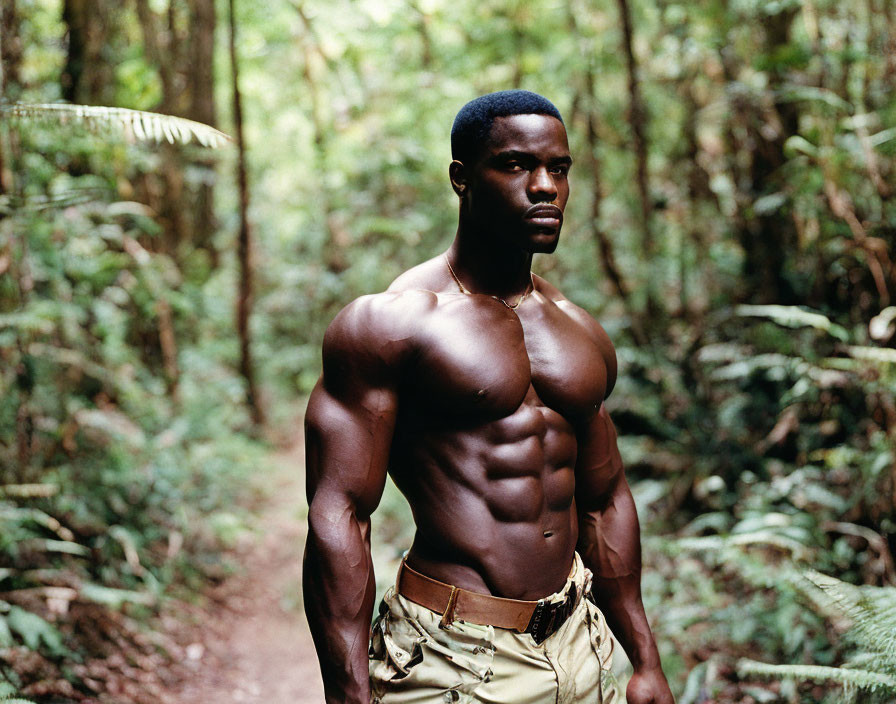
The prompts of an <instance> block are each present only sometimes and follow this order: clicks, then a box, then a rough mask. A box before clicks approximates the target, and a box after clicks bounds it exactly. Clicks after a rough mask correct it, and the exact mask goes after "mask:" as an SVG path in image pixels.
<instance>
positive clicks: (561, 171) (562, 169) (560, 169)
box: [551, 166, 569, 176]
mask: <svg viewBox="0 0 896 704" xmlns="http://www.w3.org/2000/svg"><path fill="white" fill-rule="evenodd" d="M551 173H552V174H555V175H557V176H566V174H568V173H569V167H568V166H554V167H551Z"/></svg>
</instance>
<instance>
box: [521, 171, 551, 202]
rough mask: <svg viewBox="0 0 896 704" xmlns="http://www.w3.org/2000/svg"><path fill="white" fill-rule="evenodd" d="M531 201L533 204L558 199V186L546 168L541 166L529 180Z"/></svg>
mask: <svg viewBox="0 0 896 704" xmlns="http://www.w3.org/2000/svg"><path fill="white" fill-rule="evenodd" d="M528 191H529V199H530V200H532V201H533V202H540V201H548V202H550V201H552V200H554V199H555V198H556V197H557V184H555V183H554V177H553V176H551V173H550V172H549V171H548V170H547V167H545V166H539V167H538V168H536V169H535V170H534V171H533V172H532V176H531V178H530V179H529V188H528Z"/></svg>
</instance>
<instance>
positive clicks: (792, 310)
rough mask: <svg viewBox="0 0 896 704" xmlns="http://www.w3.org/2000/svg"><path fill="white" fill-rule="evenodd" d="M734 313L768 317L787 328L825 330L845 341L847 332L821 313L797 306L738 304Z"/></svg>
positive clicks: (847, 335)
mask: <svg viewBox="0 0 896 704" xmlns="http://www.w3.org/2000/svg"><path fill="white" fill-rule="evenodd" d="M734 312H735V314H736V315H739V316H742V317H757V318H768V319H769V320H773V321H774V322H776V323H778V325H783V326H784V327H788V328H802V327H810V328H815V329H816V330H821V331H822V332H826V333H828V334H829V335H831V336H832V337H836V338H837V339H838V340H843V341H846V340H848V339H849V333H847V332H846V330H845V329H844V328H843V327H841V326H840V325H837V324H836V323H834V322H832V321H831V320H830V319H829V318H827V317H825V316H824V315H822V314H821V313H816V312H814V311H809V310H805V309H804V308H800V307H798V306H780V305H764V306H756V305H739V306H737V307H736V308H735V309H734Z"/></svg>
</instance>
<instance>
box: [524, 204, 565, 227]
mask: <svg viewBox="0 0 896 704" xmlns="http://www.w3.org/2000/svg"><path fill="white" fill-rule="evenodd" d="M526 220H532V221H533V222H535V223H536V224H538V225H545V226H548V227H557V226H558V225H559V224H560V223H561V222H563V211H562V210H560V208H558V207H557V206H556V205H551V204H550V203H538V204H537V205H533V206H532V207H531V208H529V209H528V210H527V211H526Z"/></svg>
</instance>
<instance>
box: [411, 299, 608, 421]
mask: <svg viewBox="0 0 896 704" xmlns="http://www.w3.org/2000/svg"><path fill="white" fill-rule="evenodd" d="M531 303H532V304H534V305H527V306H525V307H521V308H520V309H518V310H517V311H511V310H509V309H507V308H506V307H504V306H503V305H502V304H500V303H498V302H497V301H493V300H492V299H488V298H486V297H484V296H475V297H462V298H460V297H454V298H453V299H452V300H451V301H450V302H448V303H447V304H445V305H440V306H438V307H437V309H436V310H435V311H434V312H433V314H432V315H431V316H428V319H427V320H426V321H423V323H422V325H421V328H420V329H421V333H420V339H419V340H418V345H417V349H418V350H419V352H418V354H417V356H416V362H415V364H414V365H413V368H412V369H411V370H410V373H409V375H408V377H407V378H406V379H405V382H406V383H405V393H407V394H410V395H412V396H413V398H414V400H415V404H414V405H415V406H417V407H421V408H422V410H427V411H434V412H438V413H447V414H451V415H463V416H466V417H469V418H470V420H471V421H475V420H477V419H479V418H502V417H505V416H507V415H510V414H512V413H513V412H515V411H516V410H517V409H518V408H519V407H520V406H521V404H522V403H523V400H524V399H525V398H526V397H527V395H529V394H530V389H533V390H534V391H535V393H536V394H537V396H538V397H539V399H540V400H541V401H542V403H544V404H545V405H546V406H548V407H550V408H552V409H554V410H555V411H557V412H558V413H560V414H561V415H563V416H564V417H565V418H567V419H569V420H571V421H572V420H574V419H575V418H576V417H578V416H584V415H587V414H589V413H590V412H591V411H592V410H593V409H594V408H595V407H596V406H598V405H600V403H601V402H602V401H603V399H604V396H605V394H606V389H607V368H606V364H605V361H604V359H603V357H602V356H601V353H600V349H599V348H598V346H597V344H596V342H595V341H594V340H593V339H592V338H591V337H590V336H589V335H588V333H587V332H586V331H585V330H584V329H583V328H582V327H581V326H580V325H579V324H577V323H576V322H575V321H573V320H572V319H571V318H570V317H568V316H567V315H566V314H565V313H564V312H563V311H562V310H560V309H559V308H558V307H557V306H556V305H555V304H553V303H552V302H551V301H541V302H539V301H532V302H531Z"/></svg>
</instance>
